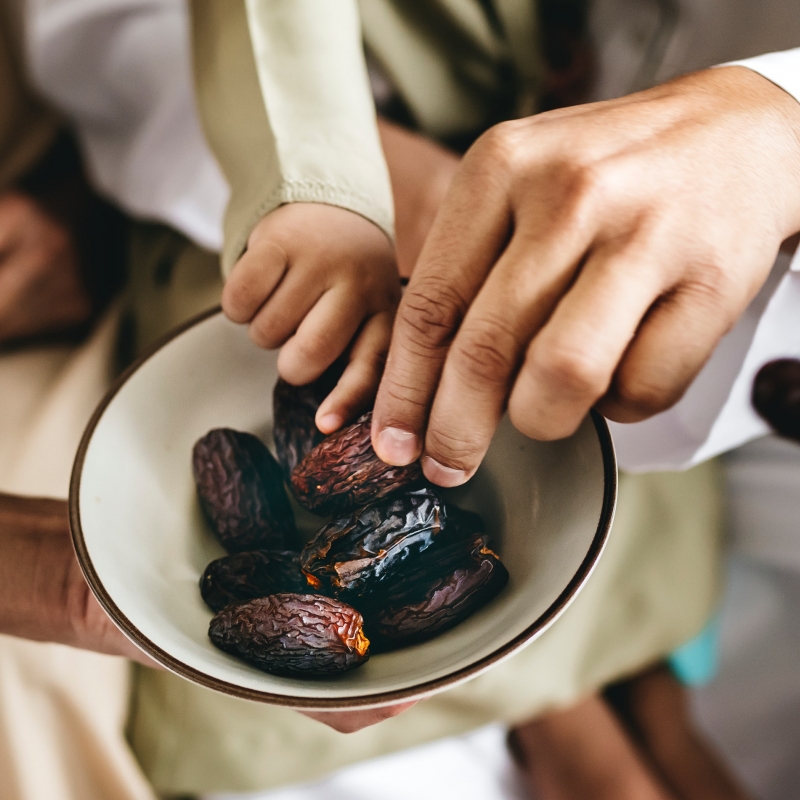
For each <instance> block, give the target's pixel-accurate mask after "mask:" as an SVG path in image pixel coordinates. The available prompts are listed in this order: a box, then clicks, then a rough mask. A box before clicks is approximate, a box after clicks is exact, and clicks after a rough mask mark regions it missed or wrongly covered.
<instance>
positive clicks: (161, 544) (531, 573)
mask: <svg viewBox="0 0 800 800" xmlns="http://www.w3.org/2000/svg"><path fill="white" fill-rule="evenodd" d="M276 377H277V372H276V354H275V353H273V352H266V351H263V350H260V349H258V348H256V347H255V346H254V345H252V344H251V342H250V341H249V339H248V338H247V334H246V331H245V329H244V328H242V327H240V326H237V325H233V324H232V323H230V322H228V321H227V320H226V319H225V318H224V317H223V316H222V315H221V314H219V313H216V314H213V315H211V316H208V317H206V318H204V319H202V320H201V321H199V322H198V323H196V324H194V325H193V326H191V327H189V328H188V329H186V330H184V331H183V332H182V333H181V334H179V335H177V336H176V337H175V338H173V339H171V340H170V341H168V342H167V343H166V344H165V345H163V346H162V347H161V348H160V349H158V350H157V351H156V352H155V353H154V354H152V355H151V356H150V357H149V358H147V359H145V360H144V361H143V362H141V363H140V364H139V365H138V367H137V368H135V369H134V370H133V371H132V372H131V373H129V375H128V377H127V379H125V380H124V382H122V384H121V386H119V387H118V388H117V390H116V391H115V392H112V393H111V394H110V397H109V398H108V399H107V402H106V404H105V406H104V407H101V409H100V410H98V413H97V414H96V416H95V419H94V420H93V423H92V425H90V428H89V429H88V431H87V435H86V437H85V439H84V443H83V445H82V448H81V452H80V453H79V457H78V461H77V462H76V468H75V476H74V482H73V493H72V498H71V499H72V505H73V508H72V512H73V528H74V536H75V541H76V546H77V550H78V554H79V558H80V559H81V562H82V566H83V568H84V570H85V572H86V574H87V577H88V578H89V581H90V583H91V585H92V588H93V589H94V591H95V593H96V594H97V595H98V597H99V599H100V600H101V602H102V603H103V605H104V606H105V607H106V609H107V610H108V611H109V612H110V613H111V615H112V617H113V618H114V619H115V621H116V622H117V624H119V625H120V627H121V628H122V629H123V630H124V631H125V632H126V633H128V635H130V636H131V637H132V638H134V640H135V641H137V643H139V644H140V645H141V646H143V647H144V648H145V649H146V650H148V651H149V652H150V654H151V655H153V657H154V658H155V659H156V660H159V661H161V662H162V663H164V664H165V665H166V666H168V667H169V668H171V669H173V670H174V671H176V672H179V673H180V674H183V675H184V676H185V677H188V678H190V679H192V680H195V681H198V682H200V683H203V684H205V685H207V686H211V687H213V688H217V689H220V690H223V691H228V692H230V693H233V694H238V695H240V696H245V697H250V698H255V699H262V700H266V701H270V702H278V703H286V704H288V705H294V706H303V705H306V706H316V707H334V706H335V707H347V706H353V705H364V704H379V703H381V702H388V701H390V700H396V699H398V698H400V697H403V696H411V695H415V694H424V693H428V692H430V691H433V690H436V689H438V688H442V687H444V686H447V685H451V684H453V683H454V682H456V681H458V680H463V679H465V678H467V677H469V676H471V675H473V674H476V673H477V672H478V671H480V670H481V669H484V668H486V667H487V666H488V665H490V664H491V663H493V662H494V661H496V660H499V659H500V658H502V657H505V656H507V655H509V654H510V653H511V652H513V651H514V650H515V649H516V648H517V647H519V646H521V645H522V644H523V643H524V642H525V641H528V640H531V639H532V638H535V637H536V636H537V635H538V634H539V633H541V632H542V631H543V630H544V629H545V628H546V627H547V625H548V624H549V623H550V622H552V620H553V619H554V618H555V617H556V616H557V615H558V613H560V612H561V611H562V610H563V609H564V608H565V607H566V605H567V604H568V602H569V601H570V600H571V598H572V597H573V596H574V594H575V592H576V590H577V589H578V588H579V586H580V585H581V584H582V583H583V581H585V579H586V578H587V577H588V574H589V572H590V571H591V569H592V567H593V565H594V563H595V561H596V559H597V558H598V557H599V554H600V551H601V549H602V546H603V544H604V542H605V536H606V533H607V530H608V527H609V526H610V522H611V515H612V514H613V500H614V490H615V477H616V476H615V472H614V466H613V452H612V451H611V448H610V444H609V443H608V442H609V441H610V440H606V441H604V440H603V436H607V432H605V426H604V424H603V423H602V421H597V420H594V419H592V418H587V420H585V421H584V423H583V425H582V426H581V427H580V429H579V430H578V431H577V433H575V434H574V435H573V436H572V437H570V438H568V439H565V440H561V441H558V442H550V443H542V442H536V441H532V440H530V439H527V438H525V437H524V436H522V435H521V434H519V433H518V432H517V431H516V430H515V429H514V428H513V427H512V426H511V424H510V423H509V422H508V420H504V421H503V422H502V424H501V425H500V428H499V429H498V431H497V434H496V435H495V437H494V440H493V442H492V446H491V449H490V451H489V453H488V455H487V457H486V459H485V461H484V463H483V465H482V466H481V468H480V470H479V472H478V474H477V475H476V476H475V477H474V478H473V479H472V480H471V481H470V482H469V483H468V484H467V485H466V486H463V487H460V488H459V489H457V490H452V491H450V492H448V493H447V494H448V495H450V496H451V497H452V499H453V500H455V501H456V502H458V503H459V504H460V505H462V506H463V507H465V508H469V509H471V510H474V511H477V512H479V513H480V514H481V515H482V516H483V518H484V521H485V522H486V525H487V528H488V530H489V531H490V532H491V533H492V534H494V535H495V536H496V541H497V542H498V548H497V549H498V550H499V552H500V555H501V557H502V559H503V561H504V563H505V564H506V566H507V567H508V570H509V573H510V576H511V577H510V581H509V584H508V586H507V587H506V588H505V589H504V591H503V592H502V593H501V594H500V595H499V596H498V597H497V598H496V599H495V600H494V601H493V602H492V603H490V604H489V605H487V606H486V607H484V608H483V609H481V610H480V611H479V612H477V613H476V614H475V615H474V616H472V617H470V618H469V619H468V620H467V621H465V622H464V623H462V624H461V625H459V626H458V627H457V628H455V629H453V630H451V631H448V632H446V633H444V634H442V635H441V636H439V637H437V638H435V639H433V640H431V641H430V642H426V643H424V644H420V645H417V646H414V647H410V648H407V649H404V650H400V651H397V652H395V653H390V654H385V655H378V656H374V657H372V658H371V659H370V660H369V662H368V663H367V664H366V665H365V666H363V667H362V668H359V669H357V670H353V671H352V672H349V673H346V674H344V675H342V676H340V677H336V678H330V679H323V680H311V681H309V680H297V679H292V678H285V677H275V676H272V675H268V674H266V673H263V672H260V671H259V670H257V669H255V668H253V667H250V666H249V665H247V664H245V663H244V662H242V661H239V660H238V659H236V658H233V657H232V656H229V655H227V654H225V653H223V652H221V651H219V650H217V649H216V648H215V647H214V646H213V645H212V644H211V642H210V641H209V639H208V636H207V629H208V623H209V620H210V618H211V616H212V614H211V612H210V611H209V609H208V608H207V607H206V606H205V604H204V603H203V601H202V599H201V597H200V593H199V591H198V579H199V577H200V575H201V574H202V572H203V569H204V568H205V566H206V564H207V563H208V562H209V561H211V560H212V559H214V558H217V557H219V556H221V555H223V554H224V553H223V550H222V547H221V546H220V545H219V543H218V542H217V541H216V539H215V538H214V537H213V535H212V534H211V533H210V531H209V530H208V528H207V526H206V524H205V521H204V520H203V517H202V515H201V512H200V509H199V506H198V503H197V500H196V497H195V490H194V484H193V480H192V471H191V450H192V446H193V444H194V442H195V441H196V440H197V439H198V438H199V437H200V436H202V435H203V434H205V433H206V432H207V431H208V430H209V429H210V428H214V427H222V426H226V427H232V428H236V429H239V430H245V431H250V432H252V433H255V434H257V435H259V436H261V437H262V438H263V439H264V441H266V442H267V443H268V444H269V446H270V447H271V448H272V430H271V418H272V387H273V385H274V382H275V380H276ZM298 522H299V525H300V527H301V530H302V531H303V532H304V533H305V534H307V535H308V536H310V535H311V534H312V533H313V532H314V531H315V530H316V528H317V527H318V526H319V524H320V522H319V520H318V519H317V518H315V517H313V516H311V515H310V514H307V513H305V512H302V513H299V514H298Z"/></svg>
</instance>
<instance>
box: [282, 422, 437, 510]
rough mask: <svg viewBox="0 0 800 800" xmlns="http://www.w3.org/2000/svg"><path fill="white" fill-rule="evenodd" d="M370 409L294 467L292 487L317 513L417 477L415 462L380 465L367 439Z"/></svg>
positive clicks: (371, 498)
mask: <svg viewBox="0 0 800 800" xmlns="http://www.w3.org/2000/svg"><path fill="white" fill-rule="evenodd" d="M371 423H372V412H371V411H370V412H369V413H367V414H364V416H362V417H360V418H359V420H358V421H357V422H354V423H353V424H352V425H348V426H347V427H346V428H342V429H341V430H339V431H336V433H333V434H331V435H330V436H329V437H328V438H327V439H325V440H324V441H322V442H321V443H320V444H318V445H317V446H316V447H315V448H314V449H313V450H311V451H310V452H309V453H308V455H306V457H305V458H304V459H303V460H302V461H301V462H300V463H299V464H298V465H297V467H296V468H295V470H294V472H293V473H292V490H293V491H294V494H295V497H296V498H297V501H298V502H299V503H300V505H302V506H304V507H305V508H307V509H308V510H309V511H313V512H315V513H317V514H341V513H344V512H346V511H349V510H351V509H354V508H358V507H359V506H364V505H367V504H368V503H374V502H376V501H378V500H381V499H382V498H384V497H387V496H388V495H390V494H393V493H395V492H397V491H398V490H400V489H402V488H403V487H405V486H407V485H408V484H411V483H413V482H415V481H418V480H420V479H421V478H422V470H421V468H420V466H419V462H417V461H415V462H414V463H413V464H409V465H408V466H406V467H392V466H390V465H389V464H384V462H383V461H381V460H380V459H379V458H378V456H377V455H376V454H375V451H374V450H373V449H372V444H371V442H370V425H371Z"/></svg>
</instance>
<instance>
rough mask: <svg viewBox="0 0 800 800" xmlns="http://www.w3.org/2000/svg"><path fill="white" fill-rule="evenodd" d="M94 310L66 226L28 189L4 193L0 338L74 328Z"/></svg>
mask: <svg viewBox="0 0 800 800" xmlns="http://www.w3.org/2000/svg"><path fill="white" fill-rule="evenodd" d="M91 310H92V308H91V301H90V299H89V295H88V293H87V291H86V289H85V288H84V286H83V282H82V278H81V274H80V269H79V260H78V253H77V248H76V246H75V243H74V241H73V239H72V235H71V234H70V232H69V230H68V229H67V228H66V226H65V225H63V224H62V223H60V222H58V221H57V220H56V219H54V218H53V217H51V216H50V215H49V214H48V213H47V212H46V211H45V210H44V209H43V208H42V207H41V206H40V205H39V204H38V203H37V202H36V201H35V200H33V199H32V198H30V197H28V196H27V195H25V194H22V193H19V192H14V191H9V192H5V193H4V194H2V195H0V343H1V342H6V341H9V340H12V339H19V338H23V337H28V336H35V335H39V334H44V333H53V332H56V331H61V330H65V329H67V328H71V327H73V326H75V325H78V324H81V323H83V322H85V321H86V320H88V318H89V316H90V314H91Z"/></svg>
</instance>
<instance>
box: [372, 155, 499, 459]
mask: <svg viewBox="0 0 800 800" xmlns="http://www.w3.org/2000/svg"><path fill="white" fill-rule="evenodd" d="M509 226H510V212H509V208H508V200H507V193H506V191H505V190H504V186H503V185H502V180H501V179H499V178H498V175H497V174H490V172H489V170H488V169H487V161H486V160H485V159H484V160H483V161H481V160H478V159H471V158H470V157H469V154H468V155H467V156H466V157H465V159H464V162H463V164H462V166H461V168H460V169H459V172H458V174H457V175H456V177H455V179H454V180H453V186H452V188H451V190H450V192H449V194H448V196H447V199H446V200H445V202H444V204H443V207H442V210H441V211H440V212H439V215H438V216H437V218H436V221H435V222H434V225H433V228H432V230H431V233H430V236H429V237H428V240H427V241H426V243H425V246H424V248H423V250H422V254H421V255H420V259H419V261H418V263H417V266H416V267H415V269H414V272H413V274H412V276H411V281H410V282H409V285H408V288H407V289H406V292H405V295H404V296H403V299H402V301H401V302H400V307H399V309H398V312H397V319H396V322H395V326H394V331H393V334H392V342H391V345H390V348H389V355H388V358H387V362H386V371H385V372H384V375H383V379H382V381H381V384H380V387H379V388H378V395H377V398H376V400H375V410H374V412H373V417H372V444H373V447H374V448H375V452H376V453H377V454H378V457H379V458H381V459H382V460H383V461H385V462H386V463H387V464H394V465H397V466H403V465H405V464H410V463H411V462H412V461H414V460H415V459H416V458H419V455H420V453H421V451H422V441H423V438H424V429H425V420H426V419H427V416H428V411H429V409H430V406H431V403H432V402H433V396H434V393H435V391H436V385H437V383H438V381H439V376H440V374H441V371H442V366H443V364H444V360H445V357H446V355H447V351H448V348H449V346H450V343H451V342H452V340H453V337H454V336H455V334H456V332H457V331H458V328H459V326H460V324H461V320H462V319H463V317H464V314H465V313H466V311H467V308H468V307H469V305H470V303H471V302H472V300H473V298H474V297H475V295H476V294H477V293H478V290H479V289H480V287H481V285H482V284H483V281H484V278H485V277H486V274H487V273H488V272H489V270H490V269H491V267H492V265H493V263H494V261H495V260H496V259H497V257H498V255H499V254H500V252H501V250H502V249H503V246H504V244H505V242H506V239H507V238H508V233H509Z"/></svg>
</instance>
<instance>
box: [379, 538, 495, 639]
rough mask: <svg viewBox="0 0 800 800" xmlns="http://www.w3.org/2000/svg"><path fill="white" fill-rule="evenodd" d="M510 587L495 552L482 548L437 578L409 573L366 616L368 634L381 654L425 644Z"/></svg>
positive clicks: (427, 571) (422, 572)
mask: <svg viewBox="0 0 800 800" xmlns="http://www.w3.org/2000/svg"><path fill="white" fill-rule="evenodd" d="M480 538H481V537H478V539H480ZM445 560H446V559H445ZM506 583H508V570H506V568H505V566H504V565H503V563H502V562H501V561H500V559H499V558H498V557H497V554H496V553H494V552H492V551H491V550H489V549H488V548H487V547H485V546H482V545H481V546H479V547H476V548H475V549H473V551H472V553H471V557H470V558H469V559H467V560H466V563H461V564H458V565H457V566H455V568H454V569H452V570H451V571H449V572H447V573H444V574H440V576H439V577H436V578H431V570H430V569H428V568H426V567H424V566H422V567H420V569H419V570H418V571H416V572H412V573H409V574H407V575H406V576H405V577H404V580H403V581H402V582H400V583H398V584H397V585H396V586H394V587H392V588H391V589H390V590H389V593H388V594H387V596H386V597H385V598H384V602H383V603H382V604H380V605H378V604H375V605H373V607H372V609H371V610H370V611H368V612H367V622H366V627H367V631H368V633H369V635H370V636H371V637H373V643H374V645H375V648H376V649H377V650H383V651H386V650H391V649H394V648H396V647H404V646H406V645H409V644H415V643H417V642H422V641H425V640H426V639H430V638H431V637H433V636H435V635H437V634H439V633H442V632H443V631H446V630H448V629H449V628H452V627H454V626H456V625H458V624H459V623H460V622H463V621H464V620H465V619H466V618H467V617H469V616H470V615H471V614H473V613H474V612H475V611H477V610H478V609H479V608H480V607H481V606H483V605H485V604H486V603H488V602H489V601H490V600H491V599H492V598H493V597H495V596H496V595H497V594H498V593H499V592H500V591H501V590H502V589H503V587H504V586H505V585H506Z"/></svg>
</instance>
